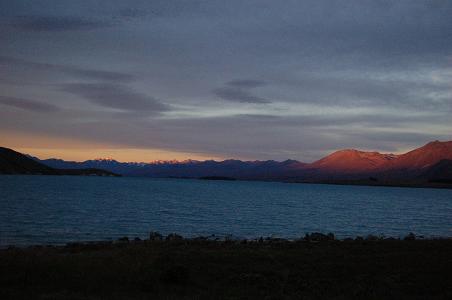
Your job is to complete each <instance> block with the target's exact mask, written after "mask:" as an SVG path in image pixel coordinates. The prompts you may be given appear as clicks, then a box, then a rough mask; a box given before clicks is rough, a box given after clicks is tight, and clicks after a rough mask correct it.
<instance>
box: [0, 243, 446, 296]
mask: <svg viewBox="0 0 452 300" xmlns="http://www.w3.org/2000/svg"><path fill="white" fill-rule="evenodd" d="M451 270H452V240H450V239H443V240H415V239H414V236H408V238H407V239H405V240H395V239H379V238H377V237H369V238H367V239H355V240H344V241H337V240H334V236H332V235H315V234H314V235H311V236H308V237H307V238H305V239H303V240H299V241H285V240H279V239H260V240H256V241H227V240H226V241H214V240H207V239H202V238H199V239H190V240H187V239H182V237H180V236H178V235H171V236H169V237H168V238H167V239H166V240H165V239H161V236H160V235H158V234H151V236H150V240H146V241H141V240H139V239H137V240H134V241H129V240H128V239H127V238H124V239H121V240H119V241H117V242H98V243H86V244H70V245H67V246H64V247H50V246H49V247H30V248H25V249H19V248H9V249H4V250H0V298H1V299H452V276H451Z"/></svg>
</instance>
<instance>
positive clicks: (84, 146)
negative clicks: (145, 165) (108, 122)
mask: <svg viewBox="0 0 452 300" xmlns="http://www.w3.org/2000/svg"><path fill="white" fill-rule="evenodd" d="M0 137H1V139H0V146H1V147H7V148H11V149H13V150H15V151H18V152H21V153H24V154H29V155H32V156H35V157H38V158H40V159H47V158H58V159H63V160H68V161H85V160H90V159H96V158H107V157H108V158H112V159H114V160H117V161H121V162H151V161H155V160H186V159H194V160H208V159H215V160H222V159H224V158H223V157H220V156H216V155H209V154H205V153H194V152H182V151H172V150H165V149H139V148H130V147H127V146H121V145H109V144H102V143H96V142H89V141H82V140H76V139H67V138H55V137H49V136H38V135H30V134H24V133H17V132H15V133H13V134H12V133H9V132H8V133H6V132H4V131H3V132H2V131H0Z"/></svg>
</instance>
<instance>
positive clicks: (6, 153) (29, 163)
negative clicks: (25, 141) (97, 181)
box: [0, 147, 118, 176]
mask: <svg viewBox="0 0 452 300" xmlns="http://www.w3.org/2000/svg"><path fill="white" fill-rule="evenodd" d="M0 174H30V175H97V176H118V175H117V174H114V173H112V172H109V171H105V170H100V169H93V168H90V169H70V170H69V169H55V168H51V167H49V166H46V165H45V164H42V163H40V162H37V161H36V160H34V159H32V158H30V157H28V156H26V155H24V154H21V153H19V152H16V151H14V150H11V149H8V148H3V147H0Z"/></svg>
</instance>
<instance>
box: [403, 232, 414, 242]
mask: <svg viewBox="0 0 452 300" xmlns="http://www.w3.org/2000/svg"><path fill="white" fill-rule="evenodd" d="M403 239H404V240H405V241H414V240H415V239H416V235H415V234H414V233H412V232H410V233H408V235H407V236H406V237H404V238H403Z"/></svg>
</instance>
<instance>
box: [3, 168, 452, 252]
mask: <svg viewBox="0 0 452 300" xmlns="http://www.w3.org/2000/svg"><path fill="white" fill-rule="evenodd" d="M151 230H154V231H159V232H161V233H163V234H168V233H171V232H177V233H180V234H182V235H184V236H199V235H211V234H215V235H218V236H224V235H228V234H232V235H233V236H235V237H240V238H256V237H259V236H271V235H274V236H278V237H285V238H296V237H300V236H303V235H304V234H305V233H306V232H314V231H320V232H325V233H326V232H334V233H335V234H336V235H337V236H339V237H342V238H343V237H348V236H351V237H354V236H357V235H363V236H365V235H368V234H377V235H385V236H394V237H399V236H404V235H406V234H407V233H408V232H414V233H416V234H418V235H424V236H426V237H437V236H442V237H452V190H441V189H416V188H395V187H366V186H338V185H318V184H288V183H277V182H253V181H249V182H247V181H205V180H188V179H151V178H131V177H129V178H127V177H121V178H109V177H82V176H22V175H16V176H5V175H4V176H0V245H1V246H5V245H11V244H13V245H30V244H62V243H66V242H69V241H88V240H106V239H117V238H118V237H122V236H129V237H135V236H138V237H141V238H145V237H146V236H147V235H148V233H149V231H151Z"/></svg>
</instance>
